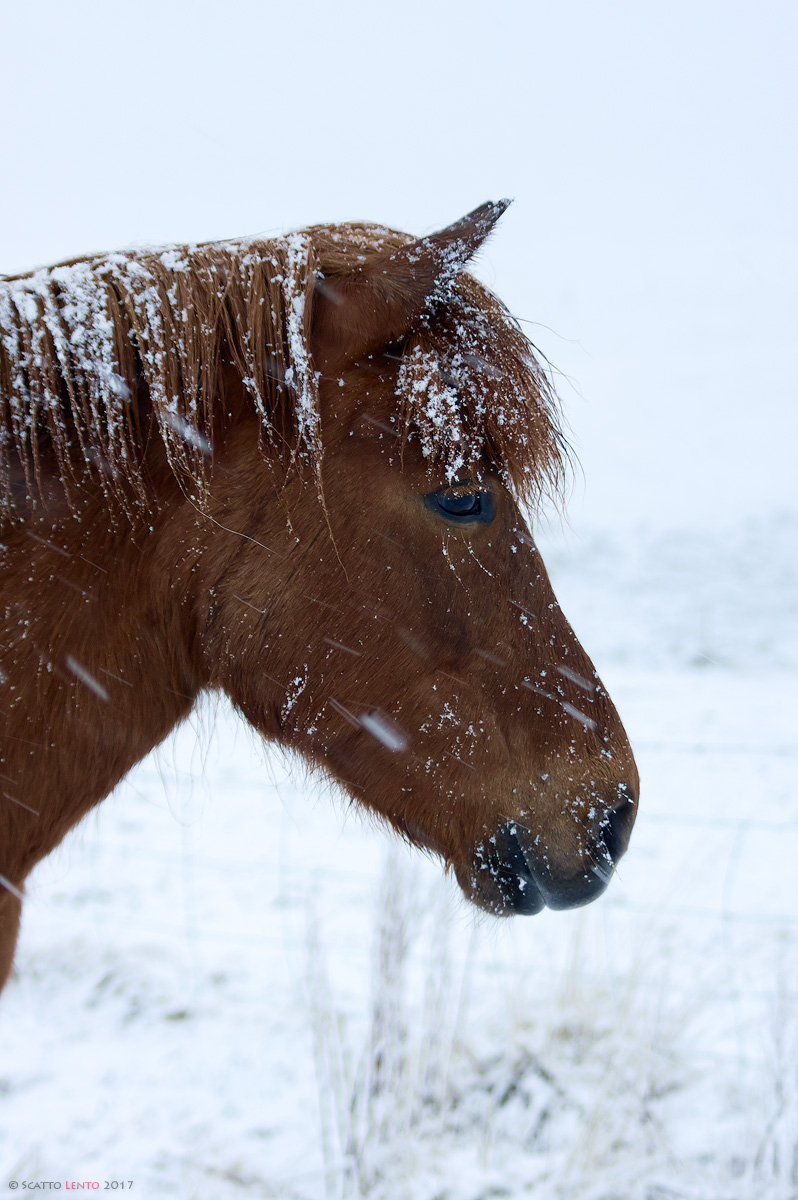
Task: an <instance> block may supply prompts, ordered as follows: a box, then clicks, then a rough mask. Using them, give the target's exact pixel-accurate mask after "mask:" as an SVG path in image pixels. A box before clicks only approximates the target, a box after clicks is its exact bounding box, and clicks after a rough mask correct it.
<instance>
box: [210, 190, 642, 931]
mask: <svg viewBox="0 0 798 1200" xmlns="http://www.w3.org/2000/svg"><path fill="white" fill-rule="evenodd" d="M503 207H504V206H500V205H486V206H485V207H484V208H483V209H480V210H478V211H477V212H476V213H474V214H472V216H471V217H469V218H466V219H465V220H463V221H461V222H459V223H458V224H457V225H454V226H452V227H451V228H450V229H447V230H444V231H443V232H442V233H440V234H437V235H435V236H433V237H430V238H426V239H423V240H421V241H417V242H407V241H406V239H402V238H400V237H397V236H395V235H394V236H390V235H388V234H386V233H385V231H380V233H379V235H378V236H376V238H375V241H376V242H377V243H378V244H379V245H380V247H381V248H380V249H379V250H376V251H374V250H373V249H371V246H370V245H369V238H368V237H366V235H365V233H364V231H362V230H358V229H357V228H354V229H350V230H349V231H345V232H344V231H341V230H340V229H338V230H316V231H314V235H313V236H314V245H315V249H316V253H317V254H318V259H319V266H320V275H319V278H318V281H317V284H316V288H315V292H314V294H313V295H312V297H310V302H311V303H312V312H311V315H310V318H309V321H308V328H309V339H308V340H309V347H310V361H311V362H312V363H313V364H315V368H316V369H317V370H318V371H319V372H320V378H319V380H318V408H317V411H318V414H319V421H318V437H319V439H320V446H319V448H318V452H317V453H318V454H319V457H318V458H317V459H316V465H317V466H318V465H319V464H321V465H320V470H318V471H317V470H309V471H307V472H305V473H303V472H302V471H300V470H297V469H294V470H289V472H288V482H287V483H286V484H285V485H284V487H283V488H282V490H281V493H280V498H279V499H278V498H277V496H276V495H275V491H274V487H273V484H272V481H271V479H270V477H269V475H268V474H266V473H264V471H263V467H262V464H261V463H259V461H258V457H257V454H256V452H255V450H254V446H255V439H254V438H253V436H252V434H251V433H246V434H244V431H243V429H240V428H239V429H238V430H237V431H236V436H235V437H234V439H233V440H232V443H231V444H230V445H228V446H227V447H226V448H225V450H224V451H222V454H221V456H220V461H219V467H220V468H222V469H223V473H221V474H220V473H219V472H216V474H215V478H214V483H213V485H212V487H211V507H210V509H209V512H210V514H211V516H213V517H214V518H215V519H216V520H218V522H219V524H220V525H223V526H225V527H226V528H233V529H237V530H242V531H246V533H247V534H248V536H249V537H251V538H253V539H254V540H252V541H248V542H244V543H242V544H240V545H239V547H238V552H237V557H236V562H235V565H234V567H232V568H231V569H230V570H225V572H224V573H222V574H219V573H218V572H217V573H216V574H215V575H214V574H211V576H210V577H208V578H207V579H206V583H205V586H206V587H207V588H208V590H209V591H211V590H212V593H213V597H214V600H213V609H212V612H211V613H210V614H209V616H208V619H207V622H206V624H205V631H204V639H203V641H204V653H205V655H206V656H207V662H208V664H209V670H210V672H211V677H212V682H213V684H214V685H216V686H218V687H221V688H223V689H224V690H225V691H227V692H228V694H229V695H230V696H231V697H232V699H233V701H234V702H235V703H236V704H237V705H238V707H239V708H240V709H241V711H242V712H243V713H244V714H245V716H246V717H247V719H248V720H249V721H250V722H251V723H252V724H253V725H254V726H255V727H256V728H257V729H259V730H260V731H261V732H262V733H263V735H264V736H265V737H267V738H269V739H273V740H276V741H277V742H279V743H280V744H281V745H283V746H286V747H289V748H291V749H294V750H298V751H299V753H300V754H301V755H302V756H303V757H304V758H305V759H306V760H307V761H309V762H311V763H313V764H316V765H318V766H320V767H321V768H322V769H323V770H324V771H325V772H327V773H328V774H329V775H331V776H333V777H334V778H335V779H336V780H337V781H338V782H339V783H340V784H341V785H342V786H343V788H344V789H345V790H346V791H347V792H348V794H349V795H350V796H352V797H354V798H355V799H356V800H357V801H358V802H360V803H361V804H364V805H366V806H368V808H370V809H371V810H373V811H374V812H376V813H379V814H380V815H381V816H383V817H385V818H386V819H387V820H388V821H390V822H391V824H392V825H393V826H394V827H395V828H396V829H398V830H399V831H400V832H401V833H402V834H404V835H405V836H407V837H408V838H409V839H410V840H412V841H413V842H414V843H416V844H418V845H420V846H423V847H425V848H426V849H428V850H430V851H432V852H434V853H437V854H439V855H441V857H442V858H443V859H444V861H445V862H446V863H447V864H448V865H450V866H451V867H452V868H453V869H454V871H455V873H456V876H457V879H458V881H459V883H460V885H461V887H462V889H463V891H464V892H465V894H466V895H467V896H468V897H469V898H470V899H471V900H473V901H474V902H475V903H476V904H478V905H480V906H481V907H483V908H486V909H489V910H490V911H492V912H495V913H511V912H523V913H533V912H537V911H539V910H540V909H541V908H542V907H543V905H544V904H546V905H548V906H549V907H552V908H563V907H569V906H572V905H578V904H584V903H586V902H587V901H589V900H591V899H593V898H594V897H596V896H597V895H598V894H599V893H600V892H601V891H603V889H604V888H605V886H606V884H607V882H608V880H609V877H610V875H611V873H612V870H613V867H614V865H615V863H616V862H617V860H618V859H619V857H620V856H621V854H622V853H623V852H624V850H625V848H626V844H627V841H628V837H629V833H630V830H631V826H632V823H633V820H634V814H635V803H636V797H637V790H638V779H637V773H636V769H635V764H634V760H633V758H632V754H631V750H630V748H629V743H628V741H627V738H626V735H625V733H624V730H623V727H622V725H621V722H620V720H619V717H618V714H617V713H616V711H615V708H614V707H613V705H612V702H611V701H610V699H609V697H608V695H607V693H606V692H605V690H604V688H603V687H602V685H601V682H600V680H599V678H598V676H597V674H596V672H595V670H594V668H593V665H592V663H591V662H590V659H589V658H588V657H587V655H586V654H585V652H584V650H583V649H582V647H581V645H580V644H579V642H578V641H577V639H576V637H575V636H574V633H573V631H572V629H571V627H570V625H569V624H568V622H567V620H566V619H565V617H564V616H563V614H562V612H561V610H560V608H559V605H558V604H557V601H556V599H555V596H554V593H553V591H552V588H551V584H550V583H549V579H548V577H547V575H546V571H545V568H544V565H543V562H542V560H541V557H540V554H539V553H538V551H537V549H536V547H535V544H534V541H533V538H532V535H531V533H530V530H529V527H528V525H527V521H526V518H525V515H524V511H523V501H524V500H529V499H532V498H534V497H535V495H536V493H537V492H538V491H539V490H540V488H541V485H542V484H543V483H544V481H546V480H547V479H551V478H552V477H556V475H557V473H558V471H559V469H560V465H561V462H560V451H559V447H560V439H559V435H558V431H557V428H556V425H555V421H554V413H553V408H552V404H551V398H550V395H549V393H548V390H547V388H546V384H545V379H544V377H543V375H542V373H541V372H540V370H539V368H538V367H537V366H536V364H535V362H534V359H533V358H532V354H531V349H530V347H529V344H528V343H527V341H526V339H525V338H524V337H523V335H522V334H521V332H520V330H519V328H518V327H517V325H516V324H515V323H514V322H513V321H512V320H511V319H510V318H509V316H508V314H507V313H506V311H505V310H504V309H503V308H502V306H501V305H500V304H499V303H498V302H497V301H496V300H495V298H494V297H492V296H491V295H490V294H489V293H488V292H487V291H486V290H485V289H484V288H482V287H481V286H480V285H479V284H477V283H476V282H475V281H474V280H473V279H471V278H469V277H467V276H465V275H462V274H460V268H461V267H462V266H463V264H464V263H465V262H466V261H467V260H468V258H469V257H470V255H471V254H472V253H473V252H474V251H475V250H476V249H477V248H478V246H479V245H480V244H481V242H482V240H483V239H484V237H485V236H486V235H487V233H488V232H489V230H490V228H491V227H492V225H493V224H494V222H495V220H496V219H497V218H498V216H499V215H500V214H501V212H502V211H503ZM370 236H371V237H374V235H373V234H372V235H370ZM364 241H365V244H366V246H367V247H368V249H369V250H371V252H370V253H367V252H366V250H365V249H364ZM386 243H387V247H386ZM358 257H359V258H360V260H361V261H359V262H357V261H356V263H355V265H354V266H353V258H355V259H357V258H358ZM306 315H307V314H306ZM321 455H323V457H321ZM245 462H247V463H248V464H249V465H248V469H246V470H244V469H242V467H243V464H244V463H245ZM228 464H229V465H228ZM295 466H296V464H295ZM219 479H223V480H224V484H223V486H222V487H221V488H218V487H217V485H216V481H217V480H219ZM264 546H268V547H269V549H268V551H265V550H264ZM211 570H213V568H211Z"/></svg>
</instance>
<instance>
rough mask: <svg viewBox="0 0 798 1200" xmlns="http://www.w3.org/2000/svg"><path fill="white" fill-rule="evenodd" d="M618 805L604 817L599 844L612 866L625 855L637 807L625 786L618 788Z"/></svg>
mask: <svg viewBox="0 0 798 1200" xmlns="http://www.w3.org/2000/svg"><path fill="white" fill-rule="evenodd" d="M618 797H619V799H618V803H617V804H616V806H615V808H613V809H611V810H610V811H609V812H608V813H607V816H606V817H605V820H604V823H603V824H602V827H601V835H600V836H601V842H602V844H603V846H604V848H605V849H606V851H607V854H608V855H609V857H610V859H611V861H612V864H613V866H614V865H615V864H616V863H617V862H618V860H619V859H620V858H622V857H623V855H624V854H625V853H626V847H627V846H628V844H629V835H630V834H631V832H632V826H633V825H634V820H635V816H636V813H637V805H636V803H635V798H634V796H633V795H632V793H631V791H630V790H629V789H628V788H627V787H626V785H625V784H621V786H620V787H619V788H618Z"/></svg>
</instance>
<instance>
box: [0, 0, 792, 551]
mask: <svg viewBox="0 0 798 1200" xmlns="http://www.w3.org/2000/svg"><path fill="white" fill-rule="evenodd" d="M796 11H797V10H796V9H795V6H794V5H793V4H788V3H786V2H784V3H782V2H774V0H763V2H762V3H749V2H746V3H735V2H734V0H725V2H722V3H721V2H715V0H693V2H692V3H685V2H684V0H676V2H671V3H669V4H667V5H664V4H661V3H656V4H655V3H647V2H645V0H634V2H629V3H604V4H600V3H596V2H595V0H556V2H555V0H548V2H547V3H535V2H534V0H533V2H531V3H530V2H525V3H521V2H518V3H506V2H502V0H494V2H491V3H487V2H483V3H479V4H477V3H472V2H471V0H464V2H459V3H436V0H426V2H424V3H421V2H419V0H409V2H406V3H402V4H397V5H391V6H389V5H378V4H375V3H373V2H369V3H366V2H365V0H348V2H343V3H342V2H338V3H331V2H329V0H326V2H323V3H322V2H319V0H311V2H307V3H301V2H299V0H294V2H293V3H291V4H286V3H285V2H284V0H281V3H279V4H277V3H272V2H268V3H249V2H244V0H238V2H236V0H232V2H231V3H229V4H227V5H226V6H222V5H220V4H218V3H213V4H205V3H197V2H192V3H185V4H183V3H168V2H167V3H164V2H161V3H157V4H154V3H137V2H128V3H125V4H121V3H110V2H109V0H104V2H103V3H96V4H87V3H71V4H69V5H66V4H63V3H57V4H56V3H51V2H50V0H46V2H41V0H27V2H26V4H25V5H19V4H13V5H12V4H11V3H10V2H9V0H2V6H1V7H0V12H1V13H2V23H1V24H0V113H2V116H1V117H0V120H1V121H2V127H3V128H2V146H3V167H2V171H3V180H2V182H3V186H2V188H0V271H5V272H11V271H15V270H22V269H25V268H27V267H30V266H33V265H37V264H41V263H47V262H52V261H55V260H56V259H58V258H63V257H66V256H69V255H73V254H78V253H82V252H84V251H88V250H101V249H111V248H113V247H116V246H120V245H127V244H130V243H140V242H164V241H188V240H200V239H202V240H204V239H208V238H217V237H228V236H236V235H239V234H251V233H255V232H279V231H283V230H287V229H290V228H295V227H297V226H301V225H303V224H308V223H312V222H315V221H327V220H349V219H355V218H366V219H371V220H377V221H380V222H384V223H386V224H390V225H394V226H396V227H398V228H402V229H406V230H409V231H412V232H416V233H423V232H427V231H429V230H431V229H433V228H435V227H437V226H440V225H443V224H446V223H448V222H449V221H451V220H453V219H454V218H456V217H458V216H459V215H461V214H462V213H464V212H466V211H467V210H469V209H471V208H473V207H475V206H476V205H477V204H479V203H481V202H482V201H484V200H486V199H494V198H498V197H500V196H505V195H507V196H511V197H513V198H514V200H515V203H514V205H513V207H512V208H511V209H510V210H509V212H508V213H507V214H506V216H505V217H504V218H503V219H502V222H501V225H500V228H499V229H498V230H497V232H496V235H495V237H494V239H493V241H492V243H491V245H490V246H489V248H488V249H487V250H486V251H485V253H484V254H483V256H482V259H481V262H480V265H479V273H480V274H481V275H482V276H483V278H485V279H486V280H487V281H488V282H489V283H490V284H491V286H493V287H494V288H495V290H496V291H497V292H498V293H499V294H500V295H501V296H502V298H503V299H505V300H506V301H507V302H508V303H509V304H510V306H511V307H512V308H513V310H514V311H515V312H516V313H517V315H518V316H520V317H522V318H524V319H526V320H529V321H530V322H533V323H534V324H530V325H529V326H528V329H529V331H530V333H531V334H532V336H533V339H534V340H535V341H536V342H537V344H538V345H540V346H541V348H542V349H543V350H544V351H545V352H546V353H547V354H548V355H549V357H551V358H552V359H553V360H554V362H555V364H556V365H557V367H558V368H559V369H560V370H561V371H562V373H563V379H562V382H561V386H560V391H561V394H562V398H563V402H564V405H565V409H566V412H567V416H568V420H569V423H570V426H571V430H572V437H573V441H574V443H575V444H576V447H577V450H578V453H579V456H580V459H581V463H582V468H583V472H582V474H580V475H578V477H577V480H576V484H575V488H574V494H573V496H572V499H571V505H570V516H571V521H572V523H573V524H574V525H575V526H576V527H577V528H578V527H579V526H580V524H585V525H586V526H587V525H590V524H592V525H597V526H606V527H610V526H616V525H617V524H618V523H619V522H632V523H638V522H639V523H644V524H649V525H653V524H656V525H680V524H688V523H690V524H697V525H700V526H705V527H722V526H724V525H728V524H729V523H732V522H734V523H736V522H738V521H739V520H741V519H743V518H744V517H745V516H746V514H748V513H751V514H770V513H772V512H774V511H776V510H780V509H792V510H793V511H795V510H796V509H798V488H796V486H795V483H794V480H793V478H792V475H793V471H794V460H795V456H796V441H797V439H798V418H796V409H798V405H797V404H796V382H795V381H796V375H797V374H798V371H797V368H798V355H796V348H795V331H796V318H797V317H798V311H797V309H798V305H796V286H795V279H796V266H798V253H797V251H796V247H797V246H798V238H797V237H796V229H795V212H796V210H797V209H798V195H796V192H797V190H798V189H796V157H797V156H796V145H795V140H796V139H795V118H796V84H795V76H796V71H795V61H796V49H797V48H798V47H796V23H797V21H798V18H797V17H796Z"/></svg>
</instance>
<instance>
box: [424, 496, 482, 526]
mask: <svg viewBox="0 0 798 1200" xmlns="http://www.w3.org/2000/svg"><path fill="white" fill-rule="evenodd" d="M424 503H425V504H426V505H427V507H428V508H431V509H433V510H434V511H435V512H437V513H438V514H439V516H442V517H444V518H445V519H446V520H447V521H454V522H455V523H456V524H463V525H465V524H467V523H471V522H474V521H479V522H480V523H482V524H487V523H488V522H489V521H492V520H493V518H494V517H495V515H496V505H495V503H494V500H493V494H492V492H489V491H473V492H461V491H456V490H454V489H453V488H441V490H440V491H439V492H430V493H429V495H427V496H425V497H424Z"/></svg>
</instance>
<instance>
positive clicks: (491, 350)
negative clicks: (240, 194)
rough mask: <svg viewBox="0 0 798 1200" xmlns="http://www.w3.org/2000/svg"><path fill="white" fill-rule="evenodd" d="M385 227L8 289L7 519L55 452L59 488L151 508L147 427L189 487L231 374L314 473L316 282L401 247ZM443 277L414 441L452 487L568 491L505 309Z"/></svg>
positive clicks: (2, 421)
mask: <svg viewBox="0 0 798 1200" xmlns="http://www.w3.org/2000/svg"><path fill="white" fill-rule="evenodd" d="M409 240H410V239H409V238H408V236H407V235H405V234H400V233H396V232H394V231H391V230H387V229H385V228H383V227H381V226H372V225H363V224H352V225H337V226H316V227H313V228H310V229H307V230H304V231H301V232H299V233H293V234H289V235H287V236H284V237H278V238H274V239H270V240H268V241H267V240H258V239H247V240H241V241H230V242H214V243H207V244H204V245H197V246H168V247H165V248H158V249H146V250H141V249H139V250H126V251H121V252H116V253H112V254H105V255H98V256H96V257H90V258H85V259H78V260H75V261H72V262H68V263H64V264H61V265H59V266H55V267H51V268H45V269H41V270H38V271H34V272H31V273H30V274H27V275H20V276H15V277H10V278H3V277H0V511H1V510H2V508H3V507H6V508H8V507H10V506H11V504H12V486H13V483H14V477H15V474H16V477H17V479H16V482H17V484H18V485H19V483H20V478H19V477H20V476H21V477H22V479H23V480H24V485H25V487H26V489H27V491H28V492H29V493H30V494H32V495H35V494H36V488H37V484H38V481H39V478H40V464H41V461H42V458H43V456H44V454H45V453H49V454H51V455H54V456H55V462H56V466H57V470H58V473H59V475H60V477H61V479H62V480H63V482H64V484H65V486H67V488H69V486H70V485H71V484H72V485H74V484H77V483H78V481H80V480H82V479H85V478H86V474H87V472H88V474H89V476H90V477H93V478H96V479H97V481H98V482H99V483H100V485H101V486H102V487H103V489H104V490H105V492H106V494H108V495H109V496H110V495H114V494H116V495H120V496H121V495H122V494H123V493H124V494H125V496H126V497H127V503H129V500H130V495H131V491H132V493H133V495H134V496H137V497H138V499H139V500H140V501H141V502H142V503H146V496H145V490H144V483H143V479H142V476H141V460H142V454H143V444H144V440H145V437H146V435H147V432H148V429H149V422H150V419H151V418H150V416H149V414H151V417H152V418H154V420H155V422H156V423H157V428H158V431H159V434H160V437H161V438H162V440H163V443H164V446H165V449H166V454H167V458H168V461H169V463H170V465H171V467H172V469H173V470H174V471H175V472H176V473H178V474H180V475H182V476H184V477H187V478H188V479H190V480H194V481H196V483H197V485H198V489H197V490H198V494H200V493H201V484H202V481H203V479H204V472H205V467H206V463H207V459H208V456H209V454H210V449H211V425H212V416H213V410H214V405H215V404H216V403H217V401H218V397H219V394H220V384H221V372H222V368H223V364H224V361H225V360H232V362H233V364H234V366H235V368H236V369H237V370H238V372H239V374H240V377H241V380H242V382H243V385H244V387H245V389H246V391H247V393H248V395H249V397H250V401H251V403H252V404H253V406H254V408H255V410H256V412H257V414H258V416H259V417H260V424H261V430H262V444H263V447H264V450H265V451H268V449H269V447H270V446H272V447H277V446H280V447H281V448H283V449H284V448H285V446H286V445H289V446H290V461H291V463H292V464H293V465H295V466H297V467H298V468H299V469H303V467H308V468H309V469H310V470H311V471H313V472H314V473H315V474H316V475H317V477H318V476H319V472H320V470H321V459H322V448H323V429H322V417H321V412H320V406H319V390H318V373H317V371H316V370H315V367H314V364H313V359H312V354H311V348H310V328H311V325H310V322H311V317H312V304H313V295H314V289H315V285H316V280H317V279H318V277H319V275H320V274H323V275H324V276H325V277H326V278H329V277H330V276H335V275H336V274H340V273H345V272H347V271H351V270H352V269H353V268H354V267H357V266H358V265H359V264H362V263H363V262H365V261H366V260H367V259H368V258H369V256H371V255H373V254H376V253H379V252H384V251H386V250H392V249H395V248H398V247H400V246H402V245H405V244H406V243H407V242H408V241H409ZM443 275H445V276H446V278H445V279H441V280H440V281H439V286H438V288H437V289H436V293H435V295H434V297H433V305H432V307H431V309H430V311H429V312H428V314H427V316H426V317H425V318H424V320H423V322H422V323H421V325H420V327H419V328H418V329H417V330H415V332H413V334H412V335H411V336H410V337H409V338H408V339H407V341H406V343H405V345H404V348H403V359H402V363H401V367H400V371H399V393H400V396H399V398H400V402H401V410H402V414H403V419H404V422H405V430H404V432H405V436H406V437H418V438H419V440H420V445H421V448H422V451H423V453H424V455H425V457H426V458H427V459H428V460H429V461H430V464H431V465H432V464H435V465H440V466H442V467H443V469H444V470H445V472H446V475H447V477H448V478H450V479H454V477H455V476H456V475H457V472H458V471H459V470H460V469H461V468H462V467H463V466H465V465H467V464H468V463H473V462H474V461H475V460H478V459H482V460H483V461H485V460H487V461H488V462H490V463H491V465H493V466H495V467H496V468H497V469H498V470H500V471H501V472H502V474H503V475H504V477H505V478H506V479H507V481H508V482H509V483H511V484H512V485H513V486H514V487H515V489H516V490H517V491H518V492H519V493H521V494H524V495H527V496H532V495H534V494H535V493H536V492H538V491H539V490H540V489H541V488H542V487H543V486H545V485H546V484H547V483H552V482H554V483H556V482H557V481H558V480H559V477H560V472H561V467H562V439H561V436H560V433H559V428H558V424H557V420H556V406H555V404H554V399H553V394H552V392H551V389H550V387H549V384H548V381H547V378H546V376H545V374H544V372H543V371H542V370H541V368H540V367H539V365H538V364H537V362H536V360H535V358H534V355H533V353H532V348H531V346H530V344H529V342H528V341H527V339H526V337H525V336H524V335H523V333H522V332H521V330H520V328H519V326H518V325H517V323H516V322H515V321H513V319H512V318H511V317H510V315H509V314H508V313H507V311H506V309H505V308H504V307H503V306H502V305H501V304H500V302H499V301H498V300H497V299H496V298H495V297H494V296H492V295H491V293H490V292H488V291H487V289H485V288H484V287H482V285H480V284H479V283H477V282H476V280H474V279H473V278H472V277H470V276H468V275H467V274H465V273H462V272H460V271H459V269H458V270H457V271H456V270H455V269H454V267H453V268H452V270H451V271H444V272H443Z"/></svg>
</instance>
